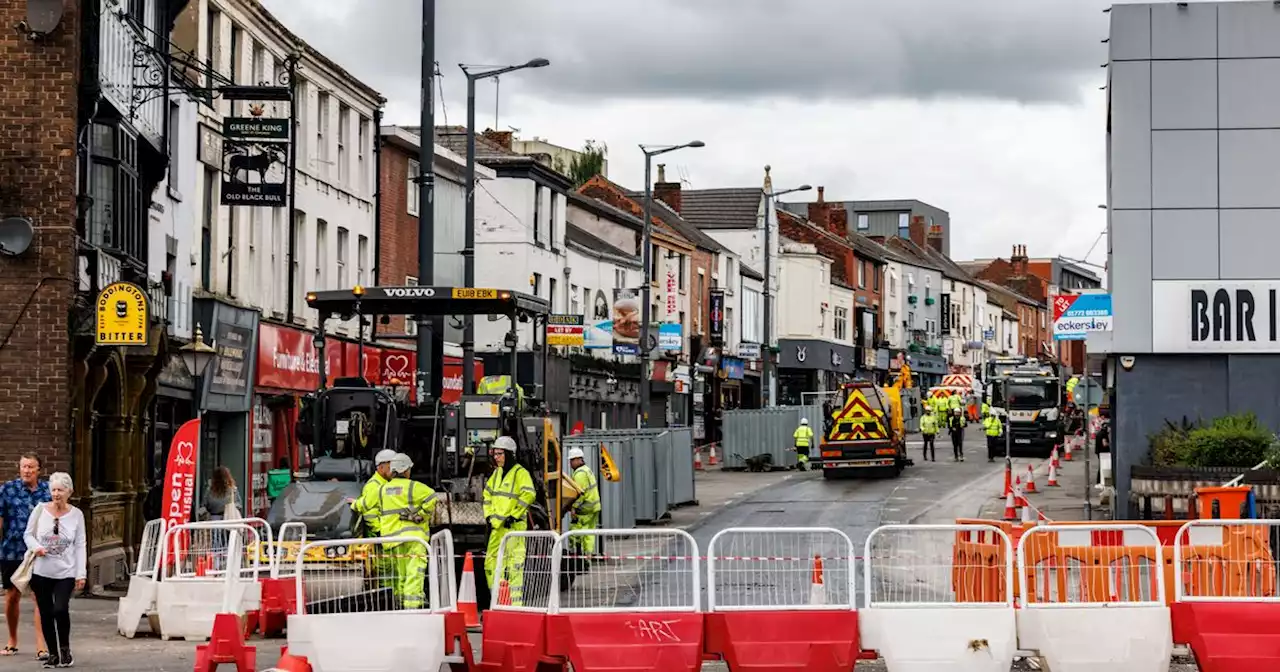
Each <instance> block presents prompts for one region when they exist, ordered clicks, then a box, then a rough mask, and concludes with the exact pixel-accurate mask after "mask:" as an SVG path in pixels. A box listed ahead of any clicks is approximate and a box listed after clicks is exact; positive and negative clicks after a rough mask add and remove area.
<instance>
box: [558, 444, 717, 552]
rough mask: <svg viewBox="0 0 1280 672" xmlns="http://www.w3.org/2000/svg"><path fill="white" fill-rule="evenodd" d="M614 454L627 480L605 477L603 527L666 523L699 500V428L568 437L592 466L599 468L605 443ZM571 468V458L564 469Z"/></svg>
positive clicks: (602, 493) (602, 501)
mask: <svg viewBox="0 0 1280 672" xmlns="http://www.w3.org/2000/svg"><path fill="white" fill-rule="evenodd" d="M601 444H604V445H605V446H606V448H607V449H608V451H609V454H610V455H612V456H613V459H614V462H616V463H617V465H618V468H619V470H620V471H621V472H622V480H621V481H619V482H618V483H610V482H608V481H605V480H604V479H601V478H599V474H598V472H597V480H598V481H599V483H600V500H601V522H600V524H601V527H603V528H606V529H610V528H611V529H619V528H629V527H634V526H635V524H636V523H637V522H646V523H647V522H654V521H657V520H661V519H662V518H663V517H664V516H665V515H666V513H667V512H668V511H670V510H671V509H672V508H674V507H676V506H679V505H681V504H687V503H690V502H692V501H694V483H693V479H694V470H693V430H692V429H690V428H688V427H676V428H653V429H622V430H589V431H587V432H585V433H583V434H578V435H575V436H570V437H566V438H565V441H564V447H565V451H564V452H565V454H566V455H567V454H568V449H569V448H581V449H582V451H583V454H584V455H585V456H586V458H587V464H592V465H598V464H599V463H600V462H599V454H600V445H601ZM563 468H564V469H565V470H566V471H567V470H569V462H568V459H567V458H566V459H565V461H564V467H563Z"/></svg>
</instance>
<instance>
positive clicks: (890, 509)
mask: <svg viewBox="0 0 1280 672" xmlns="http://www.w3.org/2000/svg"><path fill="white" fill-rule="evenodd" d="M901 510H902V509H899V508H897V507H894V506H890V507H886V508H885V511H901Z"/></svg>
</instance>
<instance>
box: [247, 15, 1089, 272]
mask: <svg viewBox="0 0 1280 672" xmlns="http://www.w3.org/2000/svg"><path fill="white" fill-rule="evenodd" d="M262 4H263V5H265V6H266V7H267V8H268V9H270V10H271V11H272V12H273V13H275V14H276V16H277V17H279V18H280V19H281V20H282V21H283V22H284V23H285V25H287V26H289V27H290V28H291V29H292V30H294V31H295V32H297V33H298V34H299V35H300V36H301V37H302V38H304V39H306V40H307V41H308V42H310V43H311V44H312V46H314V47H316V48H317V49H319V50H321V51H322V52H324V53H325V54H327V55H328V56H329V57H331V58H332V59H333V60H335V61H336V62H338V63H339V64H341V65H343V66H344V67H346V68H347V69H348V70H349V71H351V72H352V73H353V74H355V75H356V76H357V77H360V78H361V79H363V80H364V81H365V82H366V83H368V84H370V85H371V86H373V87H374V88H376V89H378V90H379V91H381V92H382V93H383V95H384V96H386V97H387V99H388V100H389V103H388V106H387V110H386V119H387V121H388V123H399V124H408V125H416V124H417V122H418V109H417V108H418V100H419V67H418V66H419V63H420V62H421V39H420V36H421V16H422V13H421V4H422V3H421V0H324V1H323V2H317V0H262ZM1109 4H1111V3H1110V2H1109V1H1108V0H891V1H890V0H786V2H778V1H777V0H696V2H694V1H691V0H610V1H609V2H600V1H599V0H593V1H588V0H540V1H537V2H534V1H531V0H439V1H438V2H437V5H438V10H437V19H438V28H437V30H436V33H435V34H436V39H437V45H436V49H437V52H436V60H437V61H438V62H439V63H440V68H441V71H442V73H443V78H442V81H441V86H442V88H443V96H442V100H438V101H437V116H436V121H437V123H444V122H445V121H446V119H447V121H448V122H449V123H451V124H462V123H465V121H466V116H465V113H466V109H465V96H466V80H465V78H464V77H463V76H462V73H461V71H460V70H459V68H458V64H459V63H469V64H494V65H499V64H502V65H505V64H511V63H523V62H526V61H528V60H529V59H531V58H534V57H545V58H548V59H550V61H551V66H550V67H548V68H542V69H538V70H528V71H523V72H519V73H514V74H512V75H509V76H507V77H504V78H503V79H502V81H501V88H500V93H501V97H500V108H499V110H500V111H499V118H498V122H497V123H498V127H499V128H503V129H508V128H515V129H518V131H519V132H518V134H517V135H518V137H523V138H530V137H533V136H538V137H541V138H545V139H547V140H549V141H550V142H553V143H556V144H559V145H564V146H568V147H578V146H580V145H581V144H582V143H583V141H585V140H587V139H595V140H597V141H601V142H604V143H606V144H607V145H608V147H609V174H610V177H611V178H613V179H614V180H616V181H618V182H620V183H622V184H624V185H626V186H628V187H635V188H640V187H641V186H642V181H643V173H644V163H643V157H642V155H641V153H640V151H639V150H638V149H637V147H636V145H637V144H638V143H646V144H650V143H651V144H676V143H682V142H686V141H689V140H693V139H699V140H703V141H704V142H706V143H707V146H706V147H705V148H702V149H688V150H683V151H681V152H680V153H678V154H672V155H669V156H668V157H666V162H667V164H668V167H667V173H668V179H673V177H674V176H677V175H678V176H679V177H681V178H683V179H685V180H687V183H686V184H687V185H689V186H691V187H692V188H711V187H743V186H759V185H760V183H761V180H762V179H763V176H764V171H763V166H764V165H765V164H770V165H772V166H773V177H774V186H775V188H778V189H784V188H788V187H791V186H796V185H799V184H803V183H810V184H813V185H814V186H818V185H823V186H825V187H826V195H827V198H828V200H833V199H839V200H850V199H890V198H916V199H920V200H922V201H926V202H928V203H931V204H933V205H935V206H938V207H941V208H943V209H945V210H947V211H949V212H950V213H951V221H952V228H953V233H952V252H953V254H954V256H955V257H956V258H958V259H963V258H972V257H986V256H1007V255H1008V253H1009V250H1010V247H1011V246H1012V245H1013V244H1015V243H1022V244H1025V245H1027V248H1028V252H1029V253H1030V254H1031V255H1032V256H1051V255H1055V254H1062V255H1066V256H1069V257H1077V258H1078V257H1082V256H1084V255H1085V254H1086V252H1088V251H1089V249H1090V248H1091V247H1093V246H1094V243H1095V241H1096V240H1097V239H1098V236H1099V234H1100V233H1101V232H1102V231H1103V229H1104V227H1105V224H1106V217H1105V212H1104V211H1102V210H1099V209H1097V205H1098V204H1099V203H1103V202H1105V200H1106V174H1105V144H1106V143H1105V140H1106V138H1105V128H1106V127H1105V121H1106V96H1105V92H1104V91H1101V90H1099V87H1101V86H1102V85H1103V84H1105V81H1106V80H1105V73H1106V70H1104V69H1102V68H1101V67H1099V66H1100V65H1101V64H1103V63H1105V62H1106V60H1107V54H1106V45H1104V44H1102V43H1101V40H1102V39H1103V38H1105V37H1106V33H1107V15H1106V14H1103V13H1102V10H1103V9H1104V8H1105V7H1107V6H1108V5H1109ZM437 95H439V94H437ZM494 102H495V87H494V85H493V83H492V82H491V81H490V82H481V84H480V86H479V89H478V105H477V109H478V112H477V123H478V126H479V127H480V128H482V129H483V128H489V127H493V126H494ZM441 103H443V106H441ZM442 107H443V109H442ZM812 193H813V192H810V194H812ZM1105 247H1106V245H1105V242H1104V243H1100V244H1098V245H1097V246H1096V248H1095V249H1094V250H1093V253H1092V254H1091V255H1090V256H1089V260H1090V261H1093V262H1095V263H1102V262H1103V261H1104V260H1105V255H1106V250H1105Z"/></svg>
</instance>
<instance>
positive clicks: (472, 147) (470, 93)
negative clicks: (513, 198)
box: [458, 58, 551, 394]
mask: <svg viewBox="0 0 1280 672" xmlns="http://www.w3.org/2000/svg"><path fill="white" fill-rule="evenodd" d="M548 65H551V61H548V60H547V59H545V58H535V59H533V60H531V61H529V62H528V63H525V64H524V65H509V66H506V67H501V68H491V69H488V70H484V71H480V72H471V71H470V70H468V69H467V68H468V67H469V66H467V65H466V64H462V63H459V64H458V67H459V68H462V72H463V73H464V74H465V75H466V76H467V174H466V178H465V179H466V182H467V199H466V203H465V206H464V207H465V210H464V213H463V220H464V221H465V223H464V229H463V234H462V235H463V238H462V284H463V285H465V286H467V287H474V286H475V284H476V82H478V81H480V80H482V79H488V78H490V77H497V76H499V75H505V74H506V73H508V72H515V71H516V70H524V69H526V68H545V67H547V66H548ZM471 67H475V66H471ZM475 368H476V323H475V317H474V316H473V315H466V316H464V317H463V318H462V393H463V394H473V393H474V392H475ZM511 384H512V385H515V384H516V372H515V370H514V369H513V370H512V371H511Z"/></svg>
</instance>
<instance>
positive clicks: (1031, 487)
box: [1026, 464, 1036, 493]
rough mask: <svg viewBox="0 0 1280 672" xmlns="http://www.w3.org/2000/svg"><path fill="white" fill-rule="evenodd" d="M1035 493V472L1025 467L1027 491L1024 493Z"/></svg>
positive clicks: (1029, 466)
mask: <svg viewBox="0 0 1280 672" xmlns="http://www.w3.org/2000/svg"><path fill="white" fill-rule="evenodd" d="M1035 491H1036V471H1035V469H1032V468H1031V465H1029V464H1028V465H1027V489H1026V492H1028V493H1034V492H1035Z"/></svg>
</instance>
